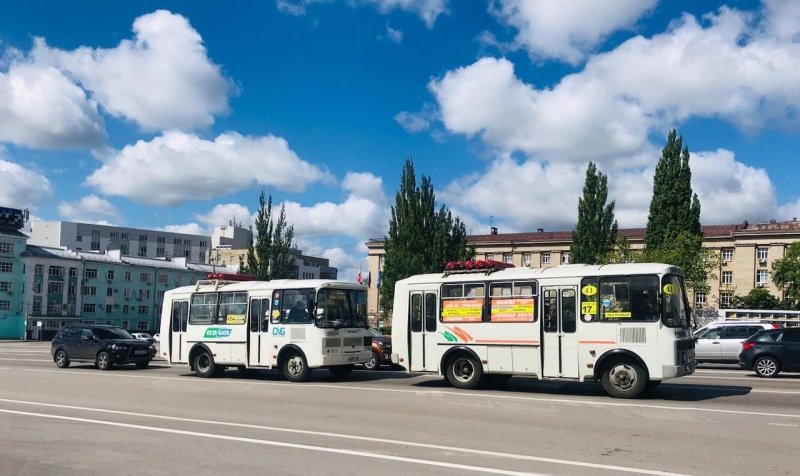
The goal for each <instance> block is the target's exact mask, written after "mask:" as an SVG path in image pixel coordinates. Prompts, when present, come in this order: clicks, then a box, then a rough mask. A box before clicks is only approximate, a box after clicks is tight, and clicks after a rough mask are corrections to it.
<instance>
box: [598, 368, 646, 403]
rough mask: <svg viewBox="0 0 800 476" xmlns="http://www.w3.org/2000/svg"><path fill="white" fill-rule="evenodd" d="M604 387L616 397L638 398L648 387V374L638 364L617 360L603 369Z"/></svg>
mask: <svg viewBox="0 0 800 476" xmlns="http://www.w3.org/2000/svg"><path fill="white" fill-rule="evenodd" d="M602 382H603V389H604V390H605V391H606V393H608V394H609V395H611V396H612V397H615V398H636V397H638V396H639V395H641V394H642V392H643V391H644V390H645V389H646V388H647V374H646V373H645V371H644V369H643V368H642V367H640V366H639V365H638V364H635V363H633V362H630V361H627V360H617V361H615V362H611V363H610V364H608V365H607V366H606V368H605V370H604V371H603V379H602Z"/></svg>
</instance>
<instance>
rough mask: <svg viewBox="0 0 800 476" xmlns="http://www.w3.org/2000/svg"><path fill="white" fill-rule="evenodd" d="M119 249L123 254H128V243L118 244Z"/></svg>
mask: <svg viewBox="0 0 800 476" xmlns="http://www.w3.org/2000/svg"><path fill="white" fill-rule="evenodd" d="M119 251H120V253H122V254H124V255H126V254H128V245H119Z"/></svg>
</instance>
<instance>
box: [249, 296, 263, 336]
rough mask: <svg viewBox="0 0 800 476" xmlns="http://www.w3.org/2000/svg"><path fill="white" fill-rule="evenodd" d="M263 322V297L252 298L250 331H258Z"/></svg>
mask: <svg viewBox="0 0 800 476" xmlns="http://www.w3.org/2000/svg"><path fill="white" fill-rule="evenodd" d="M260 323H261V299H251V300H250V332H258V330H259V329H258V325H259V324H260Z"/></svg>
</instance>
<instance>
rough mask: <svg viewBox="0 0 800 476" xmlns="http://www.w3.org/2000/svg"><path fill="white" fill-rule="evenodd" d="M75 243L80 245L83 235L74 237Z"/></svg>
mask: <svg viewBox="0 0 800 476" xmlns="http://www.w3.org/2000/svg"><path fill="white" fill-rule="evenodd" d="M75 241H77V242H79V243H80V242H82V241H83V235H78V236H76V237H75Z"/></svg>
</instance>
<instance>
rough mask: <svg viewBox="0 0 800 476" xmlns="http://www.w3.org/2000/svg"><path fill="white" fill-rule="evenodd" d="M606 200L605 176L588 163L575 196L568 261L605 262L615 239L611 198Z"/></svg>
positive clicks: (606, 182)
mask: <svg viewBox="0 0 800 476" xmlns="http://www.w3.org/2000/svg"><path fill="white" fill-rule="evenodd" d="M607 200H608V177H607V176H606V175H605V174H603V173H601V172H598V171H597V166H595V164H594V163H592V162H589V167H587V168H586V180H585V182H584V184H583V196H582V197H581V198H579V199H578V223H577V225H576V226H575V230H574V231H573V232H572V245H571V246H570V261H571V262H572V263H586V264H599V263H604V262H607V261H608V260H609V259H610V256H609V255H610V254H611V252H612V249H613V247H614V245H615V242H616V239H617V221H616V220H615V219H614V203H615V202H614V201H612V202H611V203H608V204H607V203H606V201H607Z"/></svg>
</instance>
